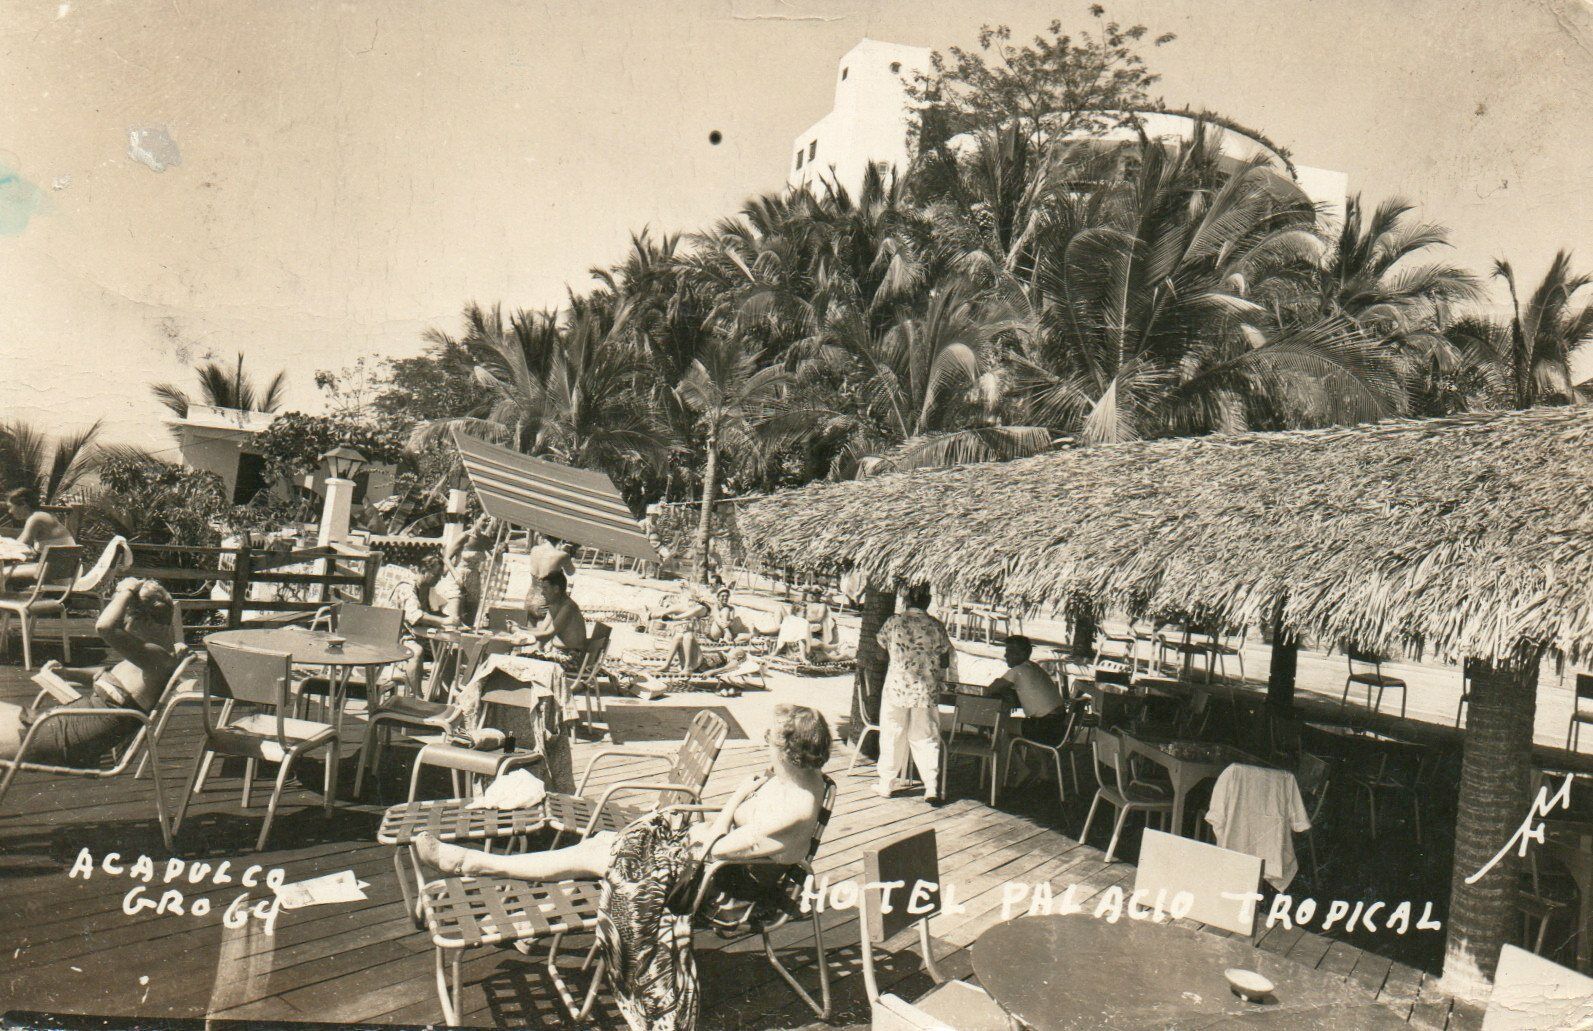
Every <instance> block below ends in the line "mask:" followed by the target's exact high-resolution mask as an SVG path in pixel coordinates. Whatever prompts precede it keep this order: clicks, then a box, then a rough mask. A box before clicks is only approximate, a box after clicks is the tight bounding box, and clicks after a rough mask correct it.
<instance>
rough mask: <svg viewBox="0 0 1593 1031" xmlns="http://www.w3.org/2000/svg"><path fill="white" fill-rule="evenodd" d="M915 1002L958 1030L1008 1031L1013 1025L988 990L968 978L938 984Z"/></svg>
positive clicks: (928, 1012) (926, 1011)
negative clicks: (971, 982) (970, 981)
mask: <svg viewBox="0 0 1593 1031" xmlns="http://www.w3.org/2000/svg"><path fill="white" fill-rule="evenodd" d="M913 1005H914V1006H916V1007H917V1008H918V1009H920V1010H922V1011H923V1012H925V1013H927V1014H929V1015H930V1016H931V1017H933V1018H935V1019H936V1020H938V1021H940V1022H941V1023H943V1024H948V1025H950V1026H951V1027H954V1028H957V1029H958V1031H1007V1029H1008V1028H1010V1027H1011V1026H1012V1022H1011V1020H1010V1019H1009V1018H1008V1017H1007V1012H1006V1010H1003V1009H1002V1008H1001V1007H1000V1006H998V1005H997V1004H996V1000H994V999H992V998H991V997H990V996H989V994H988V993H986V992H985V990H984V989H982V988H980V987H979V986H978V985H972V984H969V983H968V982H967V981H947V982H945V983H944V984H939V985H936V986H935V987H933V988H931V989H930V990H929V991H928V992H926V993H925V994H924V995H922V996H920V997H919V999H918V1001H917V1002H915V1003H914V1004H913Z"/></svg>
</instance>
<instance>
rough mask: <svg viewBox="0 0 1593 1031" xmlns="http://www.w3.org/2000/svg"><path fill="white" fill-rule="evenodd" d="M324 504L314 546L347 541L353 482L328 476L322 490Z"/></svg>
mask: <svg viewBox="0 0 1593 1031" xmlns="http://www.w3.org/2000/svg"><path fill="white" fill-rule="evenodd" d="M322 489H323V490H324V491H325V492H326V502H325V504H323V505H322V507H321V532H320V535H319V536H318V537H317V538H316V544H318V545H320V546H321V547H323V548H324V547H326V546H327V545H329V544H334V543H337V542H339V541H345V540H348V524H349V517H350V516H351V515H352V514H353V510H354V481H353V480H345V479H342V478H340V477H336V476H328V477H327V478H326V482H325V485H324V486H323V488H322Z"/></svg>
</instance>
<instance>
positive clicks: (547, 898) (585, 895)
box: [420, 777, 835, 1024]
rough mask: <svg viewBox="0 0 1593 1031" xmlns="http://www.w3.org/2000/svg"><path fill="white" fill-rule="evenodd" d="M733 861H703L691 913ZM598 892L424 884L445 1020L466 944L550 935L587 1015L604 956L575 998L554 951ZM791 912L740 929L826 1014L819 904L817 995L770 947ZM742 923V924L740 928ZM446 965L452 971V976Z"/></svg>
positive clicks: (798, 868) (569, 1006)
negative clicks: (758, 941) (772, 935)
mask: <svg viewBox="0 0 1593 1031" xmlns="http://www.w3.org/2000/svg"><path fill="white" fill-rule="evenodd" d="M824 782H825V794H824V802H823V806H822V808H821V809H820V811H819V819H818V823H817V826H816V827H815V829H814V833H813V838H812V840H811V841H810V842H809V845H808V851H807V854H806V856H805V857H804V859H803V860H802V861H801V862H800V863H797V864H794V866H793V867H792V872H791V875H790V877H789V878H788V880H787V886H788V887H789V885H790V884H795V885H796V886H797V890H798V891H800V887H801V885H802V884H803V883H804V882H805V881H806V878H808V877H810V876H812V869H813V867H812V863H813V857H814V856H815V855H816V854H817V852H818V849H819V845H820V843H821V842H822V840H823V836H824V829H825V827H826V826H827V825H828V824H829V819H830V813H831V811H832V808H833V805H834V801H835V783H834V781H832V780H830V778H828V777H826V778H824ZM669 809H670V810H672V811H674V810H679V811H683V812H688V813H699V814H706V813H717V812H719V811H720V810H719V808H718V807H716V806H702V805H682V806H670V807H669ZM620 829H623V827H621V828H620ZM738 865H742V866H746V865H753V864H736V863H727V862H722V861H715V862H712V863H709V864H707V866H706V867H705V869H704V870H703V871H702V873H701V875H700V876H701V880H700V886H699V888H698V890H697V892H696V894H695V895H694V896H693V898H692V904H691V911H692V912H693V913H694V914H700V913H701V912H702V911H703V909H704V905H705V903H706V902H707V900H708V898H709V895H710V892H711V891H712V889H713V886H714V882H715V879H716V878H717V877H718V876H719V875H720V874H721V873H722V872H724V871H726V870H728V869H729V868H731V867H734V866H738ZM602 896H603V882H602V881H601V880H585V879H581V880H568V881H559V882H556V883H547V884H530V883H527V882H525V881H517V880H511V879H508V878H497V877H448V878H443V879H442V880H437V881H432V882H431V883H429V884H427V885H425V886H424V887H423V888H422V890H421V902H420V905H421V910H422V912H423V913H424V914H425V919H426V927H427V930H428V931H429V932H430V934H431V940H432V946H433V949H434V951H435V959H436V963H435V970H436V977H437V995H438V999H439V1001H440V1002H441V1003H442V1010H443V1015H444V1017H445V1019H446V1020H447V1022H448V1023H450V1024H456V1023H458V1021H459V1009H460V998H459V997H460V991H461V989H462V984H461V982H460V976H459V974H460V965H461V963H462V961H463V954H464V951H465V950H466V949H469V948H475V947H478V946H484V945H500V944H508V943H514V944H515V945H516V947H517V948H521V949H522V951H527V952H529V951H530V950H531V949H532V948H534V947H535V946H536V945H537V944H538V943H540V942H541V941H543V940H544V939H550V940H549V942H548V958H547V963H546V965H545V967H544V969H545V971H546V972H547V975H548V979H549V981H550V982H552V984H553V987H554V990H555V991H556V992H557V993H558V995H559V1000H560V1002H561V1003H562V1004H563V1005H564V1007H565V1009H566V1010H567V1011H568V1012H569V1014H570V1016H571V1018H572V1019H573V1020H575V1021H576V1022H577V1023H580V1022H583V1021H585V1020H586V1019H587V1017H588V1015H590V1013H591V1011H592V1006H593V1004H594V1003H595V1002H596V1001H597V993H598V990H599V989H600V988H601V987H602V984H603V977H604V969H603V964H602V962H601V961H600V960H596V957H597V945H596V944H595V943H594V944H593V946H592V948H591V950H590V951H588V952H587V955H586V961H585V962H584V963H583V964H582V969H583V971H585V970H591V972H592V973H591V980H590V982H589V983H588V985H587V988H586V991H585V993H584V996H583V997H582V999H581V1001H580V1002H577V1001H576V993H575V991H573V990H571V987H570V985H569V984H568V982H566V981H565V979H564V976H563V975H562V974H561V973H560V972H559V969H558V963H557V959H558V954H559V946H560V944H561V943H562V942H563V940H564V936H565V935H567V934H571V933H577V932H582V931H591V930H594V929H595V928H596V927H597V924H598V919H599V917H598V911H599V907H600V906H601V903H602ZM793 902H794V900H793ZM749 916H750V914H749ZM789 917H790V910H787V912H786V913H785V914H783V917H782V918H781V919H778V920H776V921H771V922H767V923H756V924H754V923H750V922H749V923H748V924H747V925H746V926H745V929H744V934H741V935H740V936H742V937H744V936H746V935H751V934H758V935H759V936H760V937H761V938H762V940H763V947H764V954H765V956H767V957H768V959H769V962H770V963H771V964H772V965H773V966H774V969H775V972H776V973H778V974H779V975H780V976H781V978H782V979H784V980H785V982H786V983H787V984H788V985H790V986H791V988H792V990H793V991H795V992H796V993H797V995H798V996H799V997H800V998H801V999H802V1001H803V1002H804V1003H806V1004H807V1006H808V1007H809V1008H811V1009H812V1010H813V1011H814V1013H816V1014H818V1016H819V1019H821V1020H823V1019H825V1018H827V1017H828V1016H829V1012H830V979H829V968H828V966H827V964H826V956H825V952H824V934H823V925H822V922H821V918H820V914H819V910H818V907H816V906H815V907H813V909H812V912H811V913H810V919H811V923H812V927H813V935H814V950H815V953H816V955H817V958H818V963H819V986H820V1001H815V1000H814V999H813V997H812V995H810V994H809V993H808V991H807V990H806V989H804V988H803V987H802V985H801V983H800V982H798V981H797V979H796V977H795V976H794V975H793V974H792V973H791V972H790V970H789V969H787V968H786V966H785V965H784V964H783V963H781V962H780V959H779V956H778V954H776V953H775V951H774V944H773V942H772V941H771V939H770V937H769V933H770V932H771V931H774V930H776V929H777V928H779V927H781V926H783V925H784V924H785V923H788V922H789ZM713 929H714V930H716V931H718V932H719V933H720V934H722V935H725V934H727V933H728V934H730V935H731V936H735V935H736V933H737V932H736V931H730V930H729V929H727V928H725V927H722V926H714V927H713ZM739 930H740V928H738V929H737V931H739ZM449 952H452V953H453V957H452V960H451V962H450V961H449V958H448V956H447V953H449ZM594 960H596V962H595V963H594ZM450 966H451V967H452V977H450V976H449V967H450Z"/></svg>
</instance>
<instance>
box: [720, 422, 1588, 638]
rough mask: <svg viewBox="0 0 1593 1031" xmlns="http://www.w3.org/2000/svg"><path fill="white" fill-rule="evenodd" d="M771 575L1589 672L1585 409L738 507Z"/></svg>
mask: <svg viewBox="0 0 1593 1031" xmlns="http://www.w3.org/2000/svg"><path fill="white" fill-rule="evenodd" d="M738 514H739V520H738V521H739V529H740V532H741V535H742V538H743V540H744V542H745V544H746V546H747V547H748V548H749V549H750V550H751V552H752V553H753V554H754V555H755V556H756V557H759V558H761V559H763V560H765V561H767V562H770V563H775V564H779V565H788V566H794V567H796V568H799V569H806V570H823V569H833V568H841V567H845V566H847V565H854V566H856V567H857V568H858V569H860V570H861V571H863V572H864V573H865V574H867V575H868V577H869V578H870V579H871V580H872V581H874V582H876V583H881V584H891V583H907V582H919V581H927V582H929V583H931V584H932V585H934V586H935V588H936V590H937V591H938V592H950V593H954V594H958V595H968V594H994V595H999V596H1001V597H1003V598H1004V599H1006V601H1007V602H1008V603H1009V604H1012V605H1014V606H1016V607H1018V608H1020V609H1023V610H1026V611H1029V612H1036V611H1047V612H1056V611H1065V610H1067V609H1068V608H1069V606H1070V602H1072V603H1077V602H1081V601H1084V602H1089V603H1091V604H1094V605H1098V606H1100V607H1102V608H1105V609H1110V610H1118V611H1128V612H1130V613H1133V614H1136V615H1138V614H1143V613H1161V612H1182V613H1200V614H1202V615H1203V616H1205V617H1207V618H1210V619H1212V620H1214V621H1218V622H1221V623H1223V624H1225V625H1228V626H1231V627H1239V626H1249V627H1254V626H1257V625H1259V624H1260V623H1261V622H1262V621H1263V620H1264V619H1266V618H1267V617H1268V615H1269V614H1270V613H1271V611H1272V610H1273V608H1274V606H1275V605H1276V603H1277V600H1278V599H1279V598H1280V597H1283V598H1285V599H1286V601H1285V609H1284V621H1285V624H1286V625H1287V626H1288V627H1289V628H1291V629H1293V630H1294V631H1296V632H1297V633H1300V634H1302V635H1305V636H1307V637H1309V638H1312V639H1315V640H1317V641H1319V642H1324V643H1353V644H1355V645H1358V646H1360V647H1364V648H1369V649H1376V650H1403V651H1406V652H1422V651H1426V652H1430V653H1433V654H1435V655H1437V656H1438V657H1440V658H1443V659H1447V660H1449V661H1458V660H1460V659H1461V658H1465V657H1471V658H1481V659H1488V660H1494V659H1503V658H1506V657H1508V656H1509V655H1510V654H1511V653H1512V651H1513V650H1514V649H1515V648H1516V647H1517V646H1518V645H1519V644H1521V643H1522V642H1528V643H1534V644H1541V645H1544V646H1547V647H1549V648H1551V649H1552V650H1554V651H1557V652H1559V653H1560V654H1561V655H1563V656H1564V657H1565V658H1567V659H1569V660H1570V661H1572V662H1575V663H1580V662H1584V661H1587V660H1588V659H1589V658H1590V657H1593V407H1588V406H1580V407H1569V408H1543V409H1532V410H1528V411H1522V412H1511V413H1507V414H1503V415H1466V416H1456V417H1452V418H1447V419H1432V420H1402V421H1392V422H1385V423H1377V424H1373V425H1366V426H1356V427H1336V428H1332V429H1325V430H1301V431H1290V432H1285V433H1249V434H1235V435H1228V436H1209V437H1198V438H1185V439H1177V440H1159V441H1149V442H1140V443H1134V444H1122V445H1112V446H1103V447H1096V448H1088V449H1077V450H1068V451H1059V452H1052V453H1048V454H1045V455H1040V456H1037V457H1035V458H1028V459H1022V460H1019V461H1013V462H1006V463H1000V464H988V465H976V466H962V467H958V468H955V469H949V470H938V471H919V472H910V473H902V474H898V475H893V476H884V477H879V478H877V479H868V480H856V481H848V482H844V483H825V484H819V485H812V486H808V487H804V488H801V489H798V490H792V491H784V492H781V493H778V494H774V495H771V496H769V497H768V498H765V499H762V500H758V501H747V502H745V503H744V504H743V505H742V506H741V508H740V511H739V513H738Z"/></svg>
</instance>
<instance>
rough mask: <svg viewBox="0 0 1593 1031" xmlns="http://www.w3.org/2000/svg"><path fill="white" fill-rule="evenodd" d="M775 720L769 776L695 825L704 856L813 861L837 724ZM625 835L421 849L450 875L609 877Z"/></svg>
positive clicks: (788, 713) (812, 713)
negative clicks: (490, 848)
mask: <svg viewBox="0 0 1593 1031" xmlns="http://www.w3.org/2000/svg"><path fill="white" fill-rule="evenodd" d="M774 716H775V719H774V726H773V727H771V728H770V730H769V732H768V735H767V736H766V739H765V740H767V742H768V745H769V768H768V770H766V771H765V772H763V773H761V774H758V775H757V776H755V777H753V778H751V779H750V780H748V781H747V782H746V783H744V784H742V785H741V787H740V788H739V789H737V791H736V793H735V794H734V795H732V796H731V798H730V801H729V802H727V803H726V804H725V807H724V809H723V810H721V812H720V814H719V815H718V816H717V817H716V818H715V819H714V820H713V821H711V822H706V823H697V824H693V825H692V827H691V830H690V834H691V841H692V848H693V852H694V855H695V856H696V857H697V858H699V859H702V858H712V859H724V860H730V861H733V862H759V863H769V864H773V865H775V866H785V865H789V864H791V863H796V862H800V861H801V860H802V859H803V858H804V857H805V856H806V854H807V849H808V845H809V844H810V843H811V841H812V839H813V833H814V830H815V829H816V828H817V826H818V820H819V813H820V810H821V809H822V807H823V804H824V773H823V769H824V764H825V763H826V762H827V761H829V758H830V725H829V723H828V722H827V721H826V720H825V719H824V717H823V715H821V714H820V713H819V712H818V711H816V710H814V709H810V708H808V707H807V706H805V705H781V706H777V707H776V708H775V710H774ZM620 837H621V835H618V834H615V833H613V832H610V831H600V832H598V833H597V834H594V835H592V836H591V837H590V838H587V839H586V840H585V841H582V842H580V843H579V844H576V845H570V846H568V847H567V848H560V849H553V850H551V851H547V852H531V853H525V854H522V855H507V854H492V853H487V852H481V851H478V850H476V849H469V848H461V847H460V846H458V845H453V844H449V843H447V842H442V841H438V840H437V839H436V838H434V837H432V836H431V835H430V834H427V833H424V832H422V833H421V834H419V835H417V836H416V837H415V851H416V853H417V854H418V855H419V856H420V858H421V860H422V861H423V862H425V863H427V864H428V865H430V866H432V867H435V868H436V869H438V870H441V871H442V872H443V873H445V874H463V875H466V876H471V877H479V876H489V877H490V876H498V877H515V878H519V879H521V880H526V881H560V880H568V879H570V878H578V877H583V878H590V877H602V876H604V874H605V873H607V871H608V869H609V864H610V862H611V860H612V859H613V858H614V848H615V845H616V842H617V841H618V840H619V838H620Z"/></svg>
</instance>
